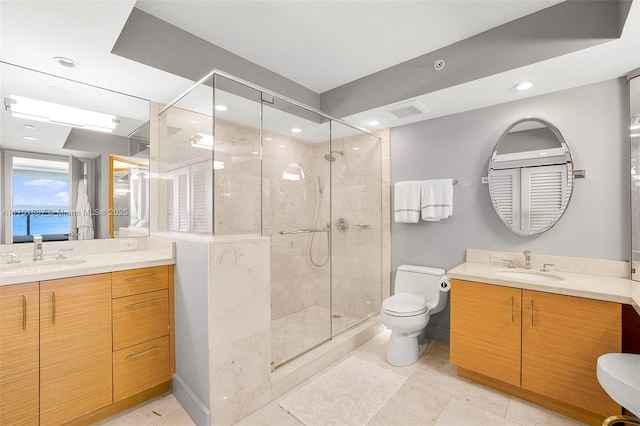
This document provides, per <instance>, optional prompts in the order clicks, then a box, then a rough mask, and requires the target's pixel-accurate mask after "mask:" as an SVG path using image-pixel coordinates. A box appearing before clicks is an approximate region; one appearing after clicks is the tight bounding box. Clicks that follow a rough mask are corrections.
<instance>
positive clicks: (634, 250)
mask: <svg viewBox="0 0 640 426" xmlns="http://www.w3.org/2000/svg"><path fill="white" fill-rule="evenodd" d="M629 107H630V108H629V112H630V114H629V134H630V139H631V279H632V280H636V281H640V270H639V269H638V268H640V265H639V264H638V262H640V76H638V77H635V78H632V79H631V80H630V81H629Z"/></svg>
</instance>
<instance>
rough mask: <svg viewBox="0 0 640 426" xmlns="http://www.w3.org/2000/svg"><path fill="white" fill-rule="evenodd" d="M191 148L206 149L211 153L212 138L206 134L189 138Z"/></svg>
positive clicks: (198, 134) (197, 134)
mask: <svg viewBox="0 0 640 426" xmlns="http://www.w3.org/2000/svg"><path fill="white" fill-rule="evenodd" d="M191 146H192V147H193V148H201V149H208V150H209V151H213V136H211V135H207V134H206V133H196V134H195V135H193V136H191Z"/></svg>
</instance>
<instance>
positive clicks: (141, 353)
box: [127, 346, 160, 359]
mask: <svg viewBox="0 0 640 426" xmlns="http://www.w3.org/2000/svg"><path fill="white" fill-rule="evenodd" d="M158 349H160V346H154V347H153V348H151V349H147V350H146V351H142V352H138V353H137V354H131V355H127V359H132V358H137V357H139V356H142V355H146V354H148V353H149V352H153V351H157V350H158Z"/></svg>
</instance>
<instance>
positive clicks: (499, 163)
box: [489, 118, 574, 236]
mask: <svg viewBox="0 0 640 426" xmlns="http://www.w3.org/2000/svg"><path fill="white" fill-rule="evenodd" d="M573 179H574V173H573V162H572V160H571V151H570V150H569V146H568V145H567V142H566V141H565V139H564V138H563V137H562V134H561V133H560V131H559V130H558V129H557V128H556V127H555V126H554V125H553V124H551V123H549V122H547V121H545V120H542V119H540V118H525V119H521V120H518V121H516V122H515V123H513V124H512V125H511V126H509V128H508V129H507V130H506V131H505V132H504V133H503V134H502V136H501V137H500V140H498V143H497V144H496V146H495V148H494V150H493V153H492V154H491V159H490V160H489V194H490V196H491V201H492V203H493V207H494V208H495V210H496V213H497V214H498V216H499V217H500V219H501V220H502V222H504V224H505V225H506V226H507V227H508V228H509V229H510V230H511V231H512V232H514V233H516V234H518V235H523V236H535V235H539V234H541V233H543V232H545V231H547V230H549V229H550V228H551V227H552V226H553V225H555V224H556V222H557V221H558V220H559V219H560V218H561V217H562V215H563V214H564V212H565V210H566V208H567V205H568V204H569V200H570V199H571V192H572V189H573Z"/></svg>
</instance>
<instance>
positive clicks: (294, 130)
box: [291, 127, 302, 133]
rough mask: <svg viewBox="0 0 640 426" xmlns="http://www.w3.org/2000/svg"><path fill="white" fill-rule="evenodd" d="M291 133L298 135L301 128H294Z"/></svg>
mask: <svg viewBox="0 0 640 426" xmlns="http://www.w3.org/2000/svg"><path fill="white" fill-rule="evenodd" d="M291 131H292V132H293V133H300V132H301V131H302V129H301V128H299V127H294V128H293V129H291Z"/></svg>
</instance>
